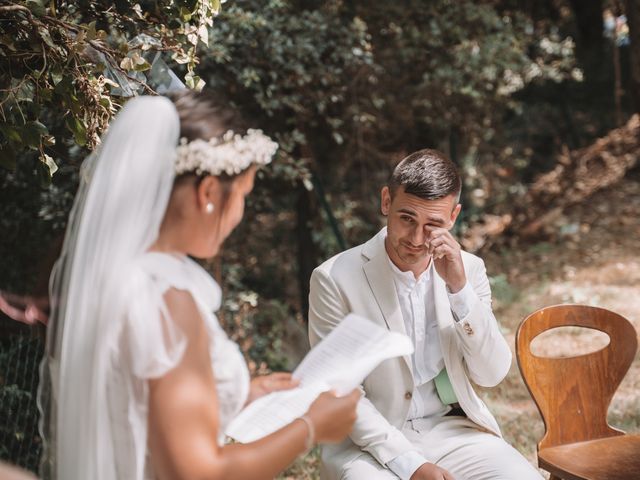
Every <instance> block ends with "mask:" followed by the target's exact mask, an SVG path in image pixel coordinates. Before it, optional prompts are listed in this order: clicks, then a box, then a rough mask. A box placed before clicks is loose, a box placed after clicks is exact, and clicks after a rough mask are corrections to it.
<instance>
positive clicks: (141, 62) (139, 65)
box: [133, 57, 151, 72]
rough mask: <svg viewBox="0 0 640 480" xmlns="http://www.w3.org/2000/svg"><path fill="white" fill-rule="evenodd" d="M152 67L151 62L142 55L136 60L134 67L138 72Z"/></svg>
mask: <svg viewBox="0 0 640 480" xmlns="http://www.w3.org/2000/svg"><path fill="white" fill-rule="evenodd" d="M150 68H151V64H150V63H149V62H147V61H146V60H145V59H144V58H142V57H140V58H139V59H137V60H136V63H135V66H134V67H133V69H134V70H135V71H136V72H146V71H147V70H149V69H150Z"/></svg>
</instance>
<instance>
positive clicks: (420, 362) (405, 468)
mask: <svg viewBox="0 0 640 480" xmlns="http://www.w3.org/2000/svg"><path fill="white" fill-rule="evenodd" d="M389 264H390V266H391V271H392V272H393V281H394V284H395V287H396V292H397V294H398V301H399V303H400V310H401V312H402V318H403V320H404V325H405V330H406V332H407V335H409V337H410V338H411V340H412V341H413V344H414V347H415V351H414V353H413V355H412V356H411V359H412V367H413V380H414V385H415V388H414V391H413V396H412V397H411V405H410V407H409V417H408V419H409V420H414V419H418V418H437V417H442V416H444V415H445V414H446V413H447V412H449V411H450V410H451V407H450V406H448V405H444V404H443V403H442V401H441V400H440V397H439V396H438V393H437V391H436V387H435V382H434V381H433V379H434V378H435V377H436V376H437V375H438V374H439V373H440V371H441V370H442V369H443V368H444V360H443V358H442V350H441V347H440V338H439V336H438V322H437V320H436V312H435V302H434V292H433V276H434V275H435V274H436V273H435V271H434V267H433V262H431V263H430V264H429V266H428V267H427V269H426V270H425V271H424V272H423V273H422V274H421V275H420V276H419V277H418V278H417V279H416V278H415V276H414V274H413V272H411V271H407V272H403V271H401V270H400V269H399V268H398V267H397V266H396V265H395V264H394V263H393V262H392V261H391V259H390V258H389ZM469 295H473V290H472V289H471V286H470V285H469V284H468V283H467V284H466V285H465V286H464V288H463V289H462V290H460V291H459V292H457V293H455V294H452V293H449V294H448V296H449V301H450V303H451V309H452V311H453V313H454V318H456V319H460V318H464V317H465V316H466V315H467V313H468V312H469V307H468V305H469V304H470V301H471V300H472V299H473V297H472V298H471V299H469ZM428 461H429V460H428V459H426V458H425V457H424V456H423V455H422V454H421V453H419V452H418V451H415V450H411V451H408V452H405V453H403V454H402V455H399V456H397V457H396V458H394V459H393V460H391V461H389V462H388V463H387V467H388V468H389V469H390V470H391V471H392V472H393V473H395V474H396V475H397V476H398V477H400V478H401V479H402V480H409V479H410V478H411V475H413V474H414V473H415V471H416V470H417V469H418V468H419V467H420V466H421V465H423V464H424V463H427V462H428Z"/></svg>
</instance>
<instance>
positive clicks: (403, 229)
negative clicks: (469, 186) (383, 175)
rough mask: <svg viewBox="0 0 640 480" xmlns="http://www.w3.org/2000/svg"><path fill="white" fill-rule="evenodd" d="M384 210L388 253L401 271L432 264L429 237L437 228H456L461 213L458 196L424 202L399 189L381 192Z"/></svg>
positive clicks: (401, 188) (385, 188) (385, 189)
mask: <svg viewBox="0 0 640 480" xmlns="http://www.w3.org/2000/svg"><path fill="white" fill-rule="evenodd" d="M381 200H382V203H381V210H382V213H383V214H384V215H385V216H386V217H387V241H386V247H387V253H388V254H389V257H390V258H391V260H392V261H393V263H395V264H396V266H397V267H398V268H400V270H403V271H407V270H415V267H416V266H417V265H420V264H422V263H423V264H424V267H425V268H426V266H427V265H428V263H429V253H428V243H429V235H430V234H431V231H432V230H433V229H434V228H446V229H447V230H449V229H451V227H453V224H454V223H455V221H456V218H457V217H458V214H459V213H460V205H459V204H457V199H456V196H455V195H448V196H446V197H443V198H439V199H436V200H424V199H422V198H420V197H417V196H415V195H411V194H408V193H405V191H404V188H403V187H399V188H397V189H396V191H395V192H394V193H393V194H391V192H390V190H389V188H388V187H384V188H383V189H382V192H381Z"/></svg>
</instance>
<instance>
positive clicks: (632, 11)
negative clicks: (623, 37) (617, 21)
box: [625, 0, 640, 113]
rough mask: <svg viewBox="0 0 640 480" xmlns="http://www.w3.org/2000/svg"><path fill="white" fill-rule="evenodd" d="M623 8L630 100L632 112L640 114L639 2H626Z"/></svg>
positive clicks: (629, 0)
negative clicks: (628, 43)
mask: <svg viewBox="0 0 640 480" xmlns="http://www.w3.org/2000/svg"><path fill="white" fill-rule="evenodd" d="M625 7H626V10H627V12H626V13H627V21H628V23H629V39H630V40H631V46H630V48H629V63H630V66H631V68H630V70H631V82H630V88H631V98H632V102H633V111H634V112H636V113H640V0H626V2H625Z"/></svg>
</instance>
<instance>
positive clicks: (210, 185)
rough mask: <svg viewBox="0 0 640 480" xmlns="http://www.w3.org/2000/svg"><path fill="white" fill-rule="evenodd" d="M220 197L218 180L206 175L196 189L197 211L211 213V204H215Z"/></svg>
mask: <svg viewBox="0 0 640 480" xmlns="http://www.w3.org/2000/svg"><path fill="white" fill-rule="evenodd" d="M218 198H220V180H219V179H218V177H214V176H211V175H207V176H206V177H204V178H203V179H202V181H201V182H200V183H199V184H198V187H197V189H196V201H197V203H198V204H197V208H198V211H199V212H203V213H212V212H213V209H212V208H211V205H213V206H215V204H216V200H217V199H218Z"/></svg>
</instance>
